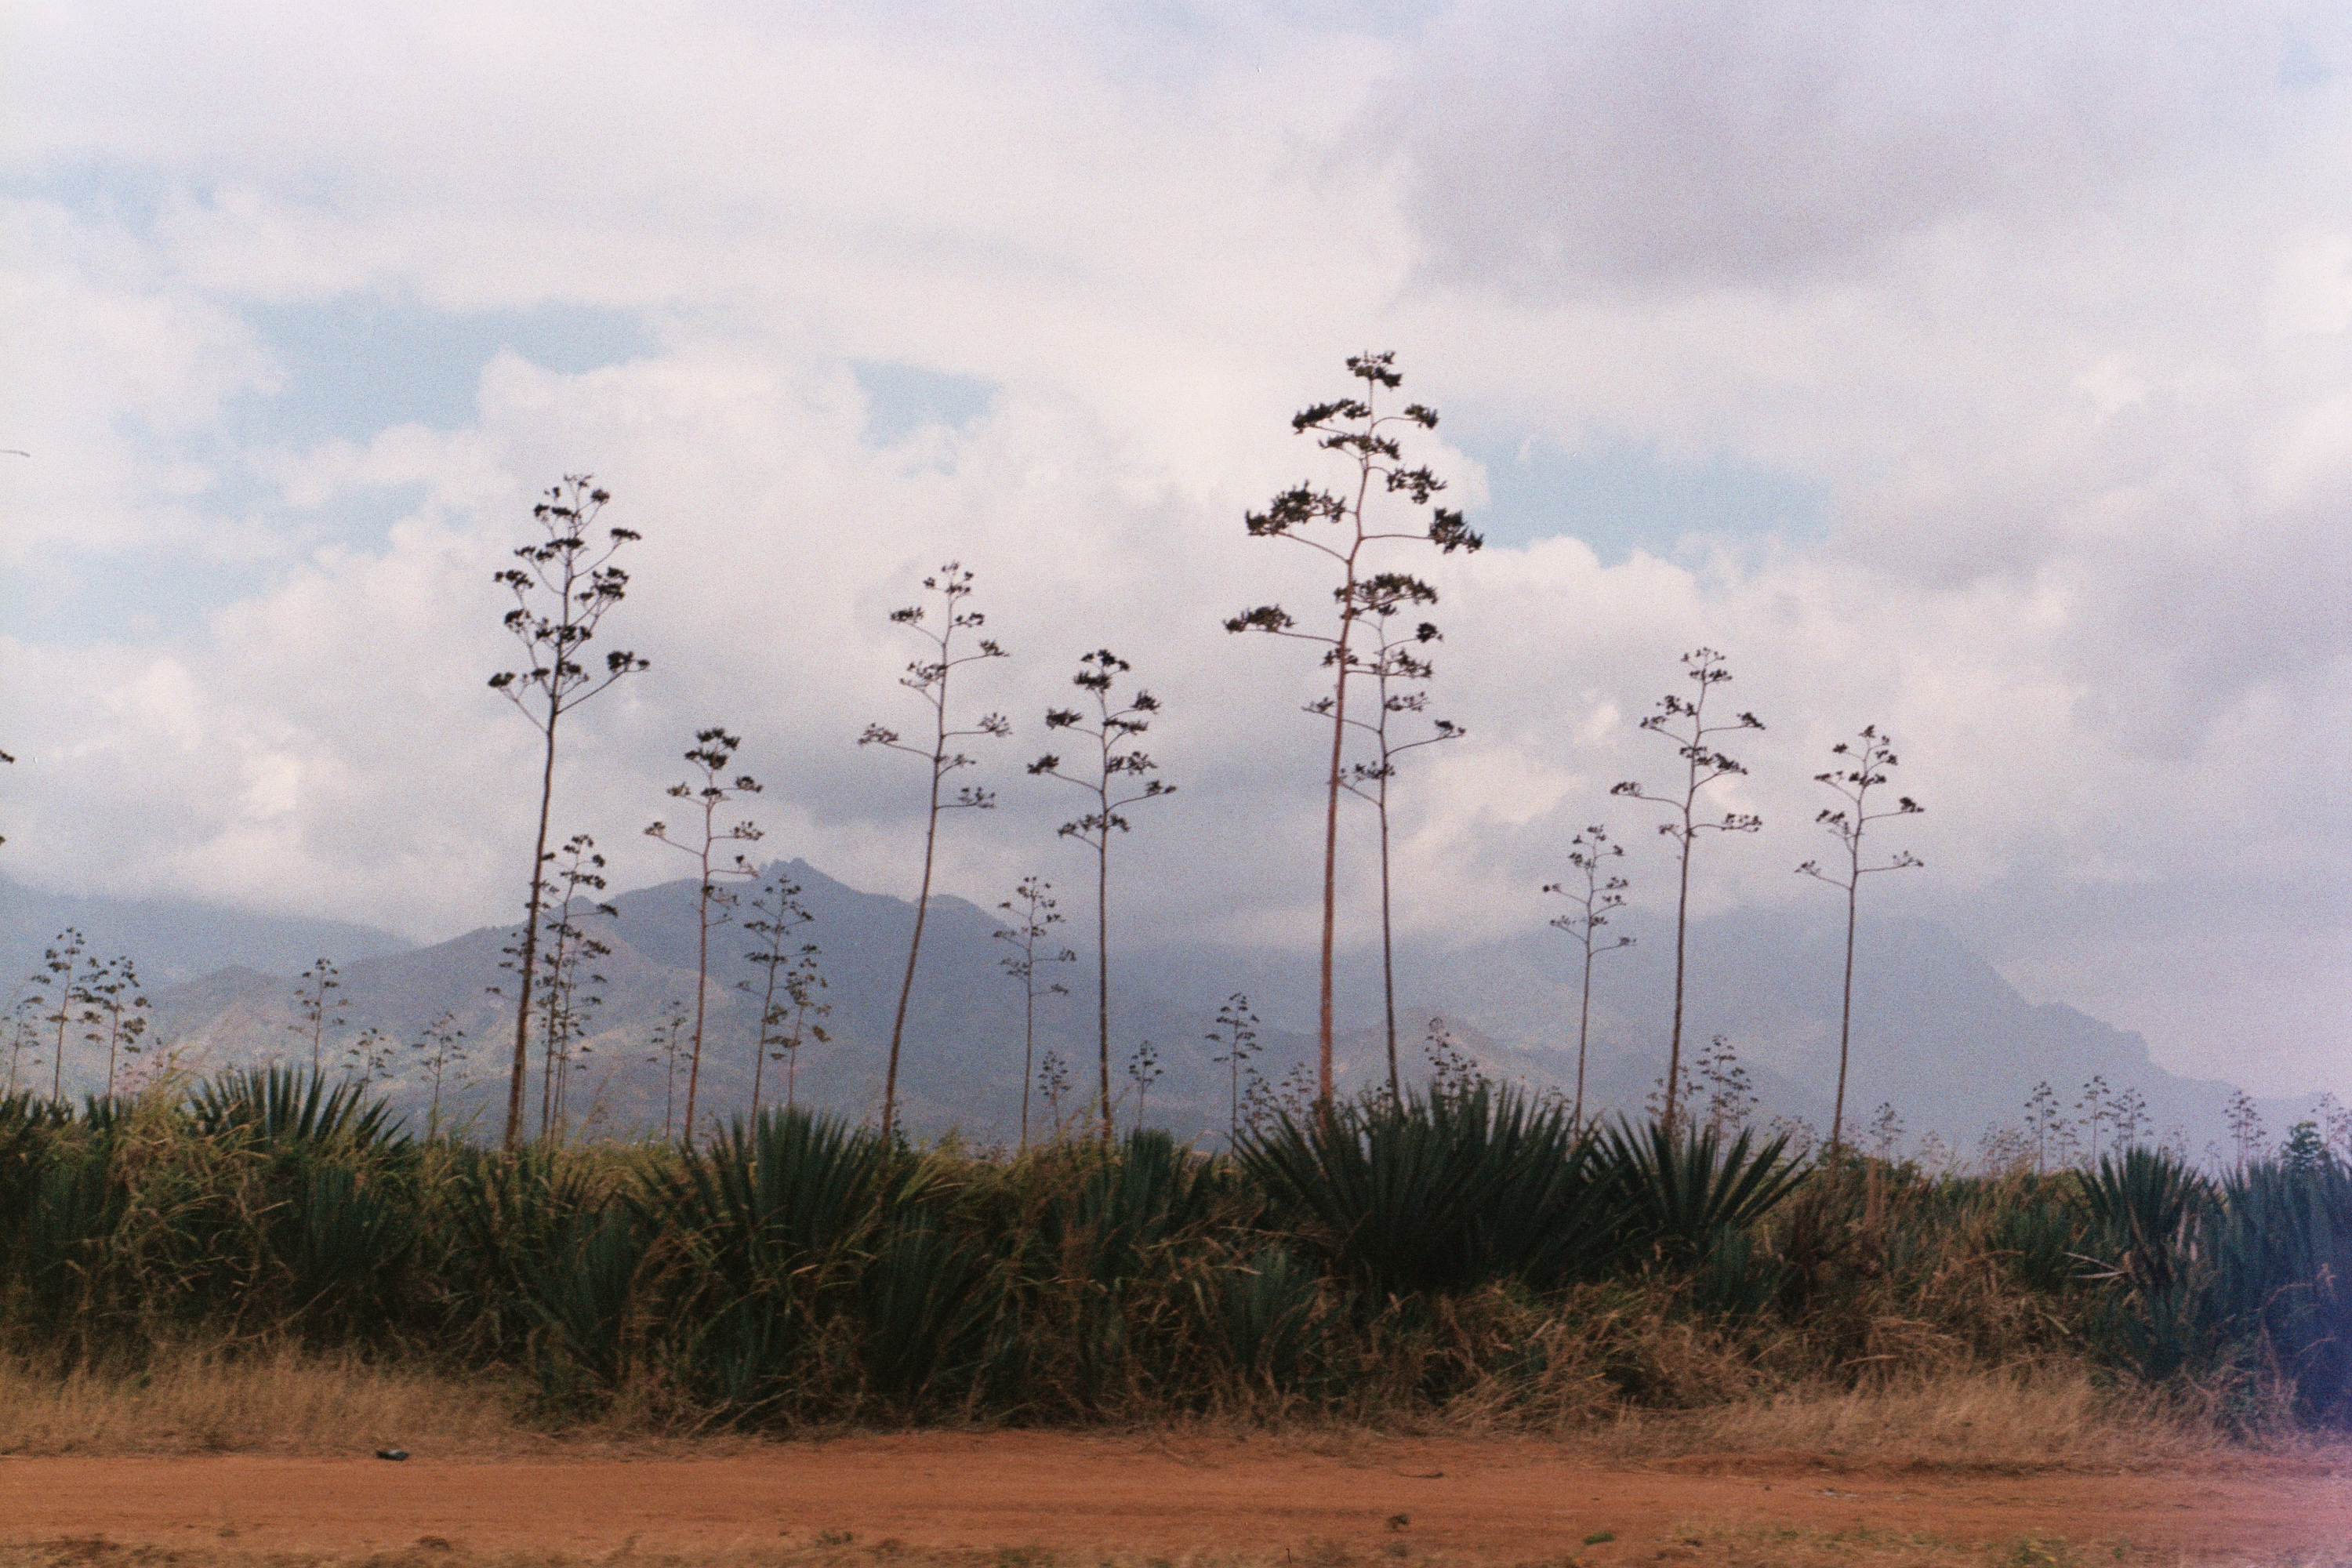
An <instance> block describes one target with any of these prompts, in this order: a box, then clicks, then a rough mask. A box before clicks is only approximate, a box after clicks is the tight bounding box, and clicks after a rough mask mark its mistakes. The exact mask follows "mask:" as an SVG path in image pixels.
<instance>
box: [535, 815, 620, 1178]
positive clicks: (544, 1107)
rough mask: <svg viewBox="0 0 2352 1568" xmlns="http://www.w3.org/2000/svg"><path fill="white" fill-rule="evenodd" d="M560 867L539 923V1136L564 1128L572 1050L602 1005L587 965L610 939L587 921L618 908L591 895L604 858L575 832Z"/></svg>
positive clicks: (606, 951) (608, 952) (599, 889)
mask: <svg viewBox="0 0 2352 1568" xmlns="http://www.w3.org/2000/svg"><path fill="white" fill-rule="evenodd" d="M559 853H560V856H561V858H562V863H561V868H560V869H559V870H558V871H557V873H556V876H555V880H557V881H560V882H562V885H563V891H562V897H560V898H558V899H557V900H555V907H554V908H553V909H552V910H550V911H549V912H548V914H547V917H546V919H545V921H542V922H541V923H542V925H543V926H544V928H545V931H546V933H547V940H548V947H547V951H546V952H545V953H544V954H543V955H542V957H541V970H542V971H543V973H545V974H546V976H547V987H546V1005H545V1006H544V1007H543V1008H541V1018H542V1020H543V1021H544V1027H543V1029H542V1030H541V1033H542V1035H543V1036H544V1037H545V1065H544V1066H543V1068H542V1069H541V1075H542V1076H541V1079H540V1086H539V1135H540V1136H541V1138H547V1137H551V1136H554V1135H557V1134H560V1133H561V1132H562V1131H563V1126H564V1110H565V1107H564V1102H565V1100H567V1099H568V1098H569V1096H568V1089H569V1087H570V1084H571V1076H572V1068H573V1066H574V1063H573V1060H572V1058H573V1057H574V1055H575V1054H581V1053H584V1052H585V1051H586V1049H587V1046H586V1040H587V1037H588V1033H589V1030H588V1020H589V1017H590V1016H592V1015H593V1013H594V1012H595V1011H596V1009H597V1008H598V1007H599V1006H601V1005H604V993H603V991H602V990H601V989H599V988H600V987H602V986H603V985H604V984H605V979H604V976H603V975H602V974H599V973H595V972H594V970H593V968H592V967H590V966H592V965H593V964H594V963H596V962H597V961H598V960H600V959H604V958H609V957H611V956H612V954H613V945H612V943H610V942H605V941H604V939H603V938H601V937H599V936H598V935H597V934H596V932H595V929H594V928H593V926H591V925H590V924H589V922H590V921H592V920H594V919H595V918H597V917H599V916H601V917H603V918H604V919H605V920H608V921H611V920H618V919H620V916H621V911H620V910H619V908H618V907H617V906H615V905H614V904H611V903H608V902H606V901H605V900H603V899H602V898H600V897H598V896H597V895H599V894H601V893H603V892H604V887H605V882H604V856H602V855H600V854H598V853H597V851H596V840H595V839H593V838H592V837H589V836H588V835H587V834H585V833H575V834H573V835H572V837H570V838H568V839H566V840H565V841H564V845H563V848H562V850H561V851H560V852H559Z"/></svg>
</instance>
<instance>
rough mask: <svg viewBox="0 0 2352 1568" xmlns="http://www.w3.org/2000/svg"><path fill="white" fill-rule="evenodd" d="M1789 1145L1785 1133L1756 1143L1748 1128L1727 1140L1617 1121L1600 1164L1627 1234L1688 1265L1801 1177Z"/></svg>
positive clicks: (1712, 1133) (1765, 1210)
mask: <svg viewBox="0 0 2352 1568" xmlns="http://www.w3.org/2000/svg"><path fill="white" fill-rule="evenodd" d="M1788 1146H1789V1140H1788V1138H1787V1136H1786V1135H1785V1134H1784V1135H1782V1136H1780V1137H1778V1138H1774V1139H1772V1140H1770V1141H1769V1142H1766V1143H1765V1144H1764V1145H1762V1146H1761V1147H1760V1148H1759V1147H1757V1146H1756V1144H1755V1133H1754V1131H1753V1130H1752V1129H1746V1128H1743V1129H1742V1130H1741V1131H1740V1133H1739V1135H1738V1137H1737V1138H1735V1139H1733V1140H1732V1141H1731V1142H1729V1143H1726V1142H1723V1138H1722V1135H1721V1133H1719V1132H1718V1131H1717V1130H1716V1129H1715V1128H1713V1127H1701V1128H1694V1127H1691V1126H1689V1125H1688V1124H1687V1123H1685V1125H1683V1126H1680V1127H1669V1126H1668V1125H1667V1124H1666V1123H1665V1122H1664V1121H1654V1122H1652V1123H1650V1124H1649V1125H1647V1126H1645V1127H1642V1128H1638V1129H1637V1128H1634V1127H1633V1126H1631V1125H1628V1124H1624V1123H1620V1124H1619V1125H1617V1126H1615V1127H1612V1128H1611V1129H1610V1130H1609V1131H1608V1134H1607V1139H1606V1146H1605V1152H1604V1154H1603V1156H1602V1163H1604V1164H1605V1165H1606V1167H1607V1169H1608V1173H1609V1184H1610V1185H1611V1186H1612V1188H1613V1189H1614V1190H1615V1192H1616V1194H1617V1195H1618V1197H1619V1199H1620V1201H1622V1204H1623V1205H1624V1206H1625V1214H1626V1223H1627V1226H1628V1227H1629V1230H1630V1232H1631V1236H1632V1237H1633V1239H1634V1240H1635V1241H1636V1242H1637V1243H1643V1244H1646V1245H1648V1246H1649V1247H1651V1248H1652V1250H1653V1252H1654V1255H1655V1256H1657V1257H1659V1258H1663V1259H1665V1260H1668V1261H1672V1262H1675V1263H1677V1264H1682V1265H1690V1264H1695V1263H1696V1262H1698V1261H1699V1260H1700V1259H1702V1258H1706V1256H1707V1255H1708V1254H1709V1253H1710V1252H1712V1251H1714V1250H1715V1249H1716V1247H1717V1245H1718V1243H1719V1242H1720V1241H1721V1240H1722V1238H1723V1237H1726V1236H1727V1235H1730V1234H1733V1233H1735V1232H1738V1231H1743V1230H1746V1229H1747V1228H1748V1227H1749V1226H1752V1225H1754V1224H1755V1223H1756V1222H1757V1221H1758V1220H1760V1219H1762V1218H1763V1217H1764V1216H1765V1215H1767V1214H1769V1213H1770V1212H1771V1211H1772V1209H1773V1207H1774V1206H1775V1205H1778V1204H1779V1203H1780V1200H1781V1199H1783V1198H1785V1197H1787V1196H1788V1195H1789V1194H1790V1192H1791V1191H1793V1190H1794V1189H1795V1187H1796V1185H1797V1184H1798V1183H1799V1182H1800V1181H1801V1180H1802V1179H1803V1178H1804V1174H1805V1166H1804V1165H1803V1163H1801V1162H1799V1161H1793V1160H1789V1159H1786V1158H1784V1157H1783V1156H1784V1155H1785V1154H1786V1152H1787V1151H1788Z"/></svg>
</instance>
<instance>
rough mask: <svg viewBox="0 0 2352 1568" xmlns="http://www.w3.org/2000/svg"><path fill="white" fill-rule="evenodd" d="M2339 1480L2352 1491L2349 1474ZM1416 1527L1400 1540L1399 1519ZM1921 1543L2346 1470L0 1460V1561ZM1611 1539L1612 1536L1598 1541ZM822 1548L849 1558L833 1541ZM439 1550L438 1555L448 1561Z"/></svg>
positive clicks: (2279, 1536) (2155, 1549)
mask: <svg viewBox="0 0 2352 1568" xmlns="http://www.w3.org/2000/svg"><path fill="white" fill-rule="evenodd" d="M2344 1468H2352V1466H2347V1467H2344ZM1399 1514H1402V1515H1404V1516H1405V1517H1406V1519H1407V1520H1408V1521H1409V1522H1408V1523H1406V1524H1404V1525H1402V1527H1393V1526H1391V1522H1390V1521H1391V1519H1392V1517H1393V1516H1396V1515H1399ZM1857 1525H1861V1526H1867V1527H1870V1528H1871V1529H1873V1530H1877V1531H1904V1532H1912V1531H1917V1532H1925V1533H1927V1534H1931V1535H1933V1536H1935V1537H1937V1538H1938V1539H1939V1540H1941V1541H1944V1542H1950V1543H1953V1544H1956V1545H1965V1546H1973V1545H1979V1544H1988V1545H1990V1544H1999V1543H2001V1542H2013V1541H2017V1540H2019V1539H2021V1538H2027V1537H2035V1538H2042V1539H2050V1538H2057V1539H2062V1540H2064V1541H2067V1542H2072V1543H2074V1545H2075V1547H2076V1548H2077V1549H2083V1548H2088V1547H2092V1546H2097V1547H2100V1548H2101V1549H2103V1550H2104V1549H2106V1548H2109V1547H2112V1546H2113V1545H2114V1544H2115V1543H2117V1542H2128V1543H2129V1545H2130V1547H2131V1548H2133V1549H2134V1550H2133V1552H2132V1553H2131V1554H2132V1555H2133V1556H2134V1557H2136V1558H2137V1557H2142V1556H2143V1555H2144V1554H2147V1555H2157V1556H2160V1557H2162V1558H2163V1559H2165V1560H2167V1561H2171V1560H2177V1559H2179V1558H2183V1557H2186V1558H2188V1559H2190V1560H2225V1559H2230V1558H2233V1557H2237V1556H2239V1555H2240V1554H2243V1555H2245V1556H2262V1557H2273V1556H2276V1555H2279V1554H2283V1553H2288V1552H2311V1551H2315V1550H2319V1549H2326V1548H2342V1547H2344V1546H2346V1545H2347V1543H2352V1487H2347V1483H2346V1481H2345V1480H2344V1479H2342V1477H2341V1474H2340V1472H2339V1468H2337V1467H2336V1466H2333V1465H2330V1464H2327V1463H2320V1462H2307V1461H2284V1460H2281V1461H2263V1460H2249V1461H2247V1462H2246V1463H2244V1464H2242V1465H2235V1466H2230V1467H2216V1468H2211V1469H2199V1470H2189V1471H2183V1470H2179V1469H2174V1470H2167V1471H2162V1472H2147V1473H2131V1474H2120V1475H2118V1474H2068V1473H2055V1472H2052V1473H2042V1474H2029V1475H2020V1476H2005V1475H1999V1474H1991V1473H1985V1472H1961V1473H1949V1472H1943V1471H1936V1470H1915V1471H1903V1472H1893V1471H1887V1470H1884V1469H1877V1470H1874V1469H1871V1468H1838V1467H1837V1466H1836V1465H1835V1464H1834V1463H1833V1462H1831V1461H1824V1460H1820V1459H1815V1458H1808V1457H1806V1456H1803V1455H1784V1456H1769V1455H1768V1456H1757V1455H1738V1456H1728V1455H1727V1456H1723V1457H1721V1458H1682V1459H1675V1460H1664V1461H1656V1462H1653V1463H1648V1464H1626V1465H1622V1466H1612V1465H1611V1464H1609V1463H1607V1462H1606V1461H1605V1460H1599V1461H1596V1459H1595V1458H1594V1456H1593V1454H1592V1451H1591V1449H1590V1448H1589V1447H1584V1448H1577V1449H1570V1448H1567V1447H1561V1446H1559V1445H1554V1444H1547V1443H1544V1442H1540V1441H1533V1440H1527V1439H1492V1440H1486V1439H1465V1438H1430V1439H1419V1438H1396V1439H1388V1438H1364V1439H1347V1440H1342V1439H1337V1438H1335V1439H1332V1440H1330V1441H1329V1442H1328V1443H1325V1442H1315V1441H1310V1440H1303V1439H1297V1438H1266V1437H1255V1438H1238V1439H1237V1438H1234V1437H1202V1436H1179V1437H1165V1438H1161V1437H1150V1436H1134V1435H1128V1436H1077V1435H1071V1434H1066V1433H1021V1432H1013V1433H1006V1432H993V1433H918V1434H910V1435H904V1436H866V1437H850V1438H841V1439H835V1440H830V1441H811V1442H804V1443H794V1444H783V1445H778V1446H776V1447H763V1448H759V1449H756V1450H752V1451H751V1452H748V1453H738V1454H736V1455H733V1456H730V1457H725V1458H686V1459H678V1458H639V1459H608V1458H594V1459H589V1458H582V1459H554V1460H528V1461H515V1460H495V1461H491V1460H483V1461H467V1460H448V1461H441V1460H436V1459H435V1458H433V1457H432V1456H431V1455H429V1454H426V1455H418V1456H416V1457H415V1458H411V1459H409V1460H408V1461H407V1462H405V1463H397V1464H395V1463H387V1462H384V1461H382V1460H376V1459H365V1458H362V1459H345V1458H262V1457H255V1456H228V1457H222V1458H5V1459H0V1540H5V1541H12V1542H39V1541H46V1540H56V1539H59V1538H64V1537H84V1538H87V1537H90V1536H101V1537H104V1538H106V1539H108V1540H110V1541H113V1542H122V1543H138V1544H148V1543H152V1544H155V1545H162V1546H203V1547H218V1546H221V1545H223V1544H224V1543H227V1542H234V1544H235V1545H236V1547H238V1548H241V1549H248V1550H258V1551H275V1550H285V1549H312V1550H330V1551H352V1550H359V1549H368V1548H392V1547H402V1546H407V1545H410V1544H412V1543H415V1542H417V1541H418V1540H419V1538H421V1537H426V1536H434V1537H439V1538H441V1540H442V1541H445V1542H449V1543H452V1544H454V1545H455V1546H457V1547H458V1548H461V1549H465V1550H468V1551H474V1552H490V1551H502V1550H510V1549H514V1548H537V1549H551V1550H563V1551H568V1552H596V1553H603V1552H612V1551H614V1550H615V1549H617V1548H620V1547H622V1546H624V1545H625V1544H628V1543H632V1542H634V1543H635V1546H636V1547H637V1548H639V1549H642V1550H646V1551H665V1550H680V1551H695V1550H725V1549H730V1548H742V1547H750V1546H759V1545H783V1544H805V1543H807V1542H811V1541H812V1540H814V1539H816V1538H817V1537H818V1535H819V1532H822V1531H850V1532H853V1535H854V1538H855V1539H856V1541H857V1542H860V1543H861V1544H862V1543H866V1542H875V1541H878V1540H888V1539H892V1538H895V1539H896V1540H898V1541H899V1542H904V1543H906V1544H907V1545H908V1546H910V1547H976V1548H995V1547H1006V1546H1042V1547H1049V1548H1055V1549H1063V1550H1082V1549H1089V1548H1106V1549H1113V1550H1118V1551H1121V1552H1139V1553H1160V1554H1166V1555H1181V1554H1183V1553H1186V1552H1201V1551H1216V1550H1233V1549H1243V1550H1251V1551H1258V1552H1263V1551H1266V1550H1268V1549H1280V1548H1283V1547H1286V1546H1297V1547H1304V1546H1306V1545H1307V1544H1308V1543H1310V1542H1338V1543H1342V1544H1345V1545H1347V1546H1350V1547H1353V1548H1356V1549H1358V1550H1363V1551H1370V1552H1379V1551H1380V1550H1381V1548H1382V1547H1389V1548H1391V1549H1392V1548H1394V1547H1395V1546H1396V1545H1397V1543H1399V1542H1406V1543H1409V1546H1410V1548H1411V1549H1412V1550H1413V1551H1416V1552H1444V1553H1449V1554H1455V1555H1465V1556H1479V1557H1494V1558H1499V1559H1506V1560H1513V1561H1524V1560H1528V1559H1534V1558H1547V1557H1548V1558H1550V1559H1551V1560H1553V1561H1555V1562H1557V1561H1559V1559H1561V1558H1562V1557H1564V1556H1567V1555H1570V1554H1571V1553H1572V1554H1574V1555H1577V1556H1580V1557H1581V1558H1583V1559H1584V1560H1586V1561H1587V1562H1590V1563H1633V1562H1648V1561H1653V1560H1655V1559H1656V1558H1657V1557H1658V1556H1659V1555H1661V1553H1662V1551H1663V1554H1664V1555H1665V1556H1668V1557H1675V1556H1689V1555H1694V1553H1691V1552H1687V1551H1682V1550H1677V1542H1680V1541H1681V1540H1682V1539H1683V1538H1684V1537H1685V1536H1690V1535H1695V1534H1696V1535H1705V1534H1707V1533H1708V1532H1711V1531H1752V1530H1755V1529H1757V1528H1759V1527H1763V1526H1791V1527H1796V1528H1799V1529H1803V1530H1811V1531H1843V1530H1850V1529H1852V1528H1853V1527H1855V1526H1857ZM1599 1531H1613V1532H1614V1534H1615V1537H1616V1539H1615V1540H1614V1541H1612V1542H1606V1543H1603V1544H1599V1545H1587V1544H1585V1538H1586V1537H1587V1536H1590V1535H1592V1534H1594V1533H1597V1532H1599ZM829 1539H833V1540H839V1539H840V1538H839V1537H838V1536H835V1537H830V1538H829ZM436 1544H437V1542H436Z"/></svg>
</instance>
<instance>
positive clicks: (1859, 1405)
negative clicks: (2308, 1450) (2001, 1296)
mask: <svg viewBox="0 0 2352 1568" xmlns="http://www.w3.org/2000/svg"><path fill="white" fill-rule="evenodd" d="M1611 1442H1612V1448H1614V1449H1615V1450H1616V1451H1618V1452H1621V1453H1625V1454H1628V1455H1639V1456H1643V1457H1650V1458H1672V1457H1678V1456H1692V1455H1704V1454H1711V1453H1723V1454H1759V1453H1775V1452H1781V1453H1801V1454H1807V1455H1815V1456H1820V1457H1822V1458H1830V1459H1833V1460H1839V1461H1843V1462H1845V1463H1848V1464H1853V1465H1864V1464H1866V1465H1872V1466H1880V1467H1888V1468H1907V1467H1916V1466H1920V1465H1928V1466H1936V1467H1939V1468H1940V1467H1949V1468H1971V1469H1994V1470H2008V1471H2022V1470H2029V1469H2082V1470H2130V1469H2156V1468H2180V1467H2184V1466H2188V1467H2197V1466H2207V1465H2212V1464H2215V1463H2228V1462H2231V1460H2233V1459H2237V1458H2247V1457H2250V1456H2251V1455H2253V1454H2257V1453H2259V1454H2263V1455H2272V1454H2275V1453H2277V1452H2278V1451H2279V1450H2280V1449H2281V1448H2282V1447H2285V1448H2294V1447H2305V1446H2310V1445H2312V1444H2313V1443H2314V1442H2315V1439H2313V1438H2311V1437H2309V1436H2303V1435H2299V1434H2296V1433H2295V1432H2294V1430H2293V1428H2292V1427H2291V1426H2289V1425H2288V1424H2286V1423H2284V1422H2281V1423H2279V1424H2277V1425H2276V1426H2275V1427H2270V1426H2266V1427H2264V1428H2263V1430H2262V1432H2261V1433H2260V1434H2259V1435H2258V1436H2257V1437H2256V1438H2255V1439H2253V1440H2252V1442H2249V1441H2248V1440H2247V1439H2246V1438H2245V1437H2244V1436H2238V1435H2233V1434H2232V1433H2231V1431H2229V1430H2227V1429H2226V1428H2224V1427H2223V1426H2221V1423H2219V1422H2218V1421H2217V1420H2215V1419H2214V1417H2213V1415H2212V1414H2211V1412H2210V1410H2207V1409H2203V1408H2200V1407H2198V1406H2197V1405H2192V1404H2190V1403H2188V1402H2186V1401H2185V1400H2183V1399H2182V1398H2180V1397H2179V1396H2168V1395H2164V1394H2157V1393H2154V1392H2151V1391H2148V1390H2146V1389H2142V1388H2134V1387H2121V1386H2117V1385H2115V1384H2105V1385H2103V1384H2101V1383H2099V1382H2098V1381H2096V1380H2095V1379H2094V1378H2093V1377H2092V1375H2091V1374H2090V1373H2089V1372H2087V1371H2086V1370H2084V1369H2082V1368H2078V1367H2065V1366H2059V1367H2042V1368H2027V1369H2021V1370H2018V1371H2011V1372H1981V1371H1969V1370H1957V1369H1956V1370H1950V1371H1945V1372H1939V1373H1936V1374H1934V1375H1933V1376H1931V1377H1924V1378H1917V1379H1900V1380H1890V1381H1889V1382H1886V1383H1885V1384H1878V1385H1875V1386H1865V1387H1863V1388H1834V1387H1822V1386H1811V1387H1808V1386H1799V1387H1797V1388H1794V1389H1790V1390H1785V1391H1782V1392H1779V1393H1774V1394H1759V1395H1758V1396H1756V1397H1753V1398H1749V1399H1746V1400H1740V1401H1737V1402H1734V1403H1730V1404H1725V1405H1712V1406H1708V1407H1706V1408H1704V1409H1698V1410H1687V1411H1670V1412H1660V1411H1638V1410H1637V1411H1628V1412H1627V1413H1626V1414H1625V1415H1623V1416H1622V1418H1620V1420H1619V1421H1618V1422H1617V1423H1616V1424H1615V1426H1614V1428H1613V1430H1612V1438H1611Z"/></svg>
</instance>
